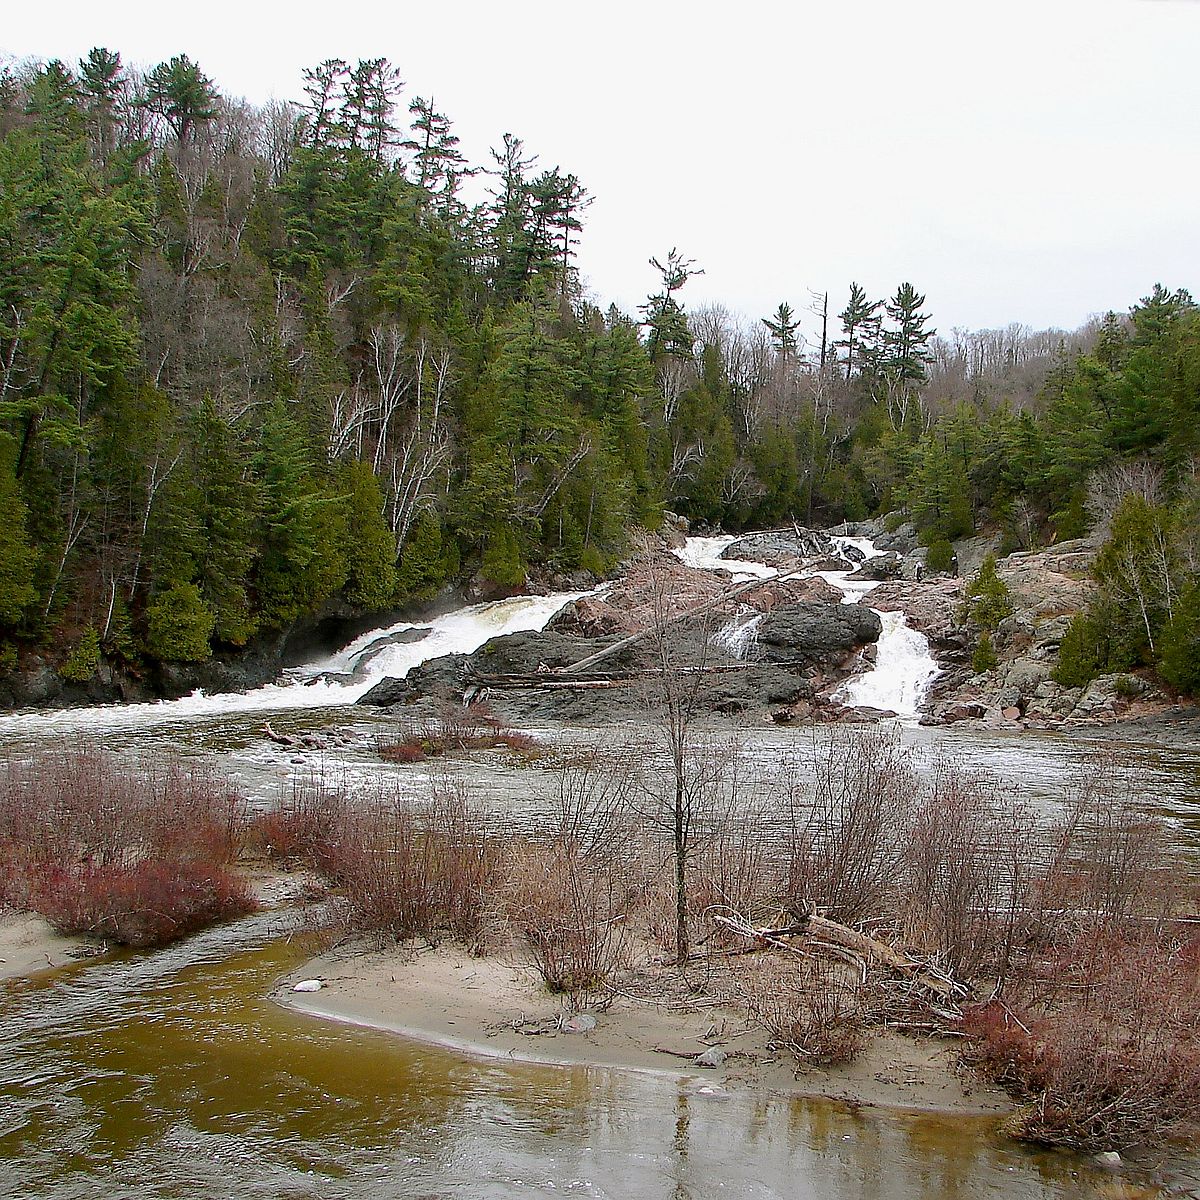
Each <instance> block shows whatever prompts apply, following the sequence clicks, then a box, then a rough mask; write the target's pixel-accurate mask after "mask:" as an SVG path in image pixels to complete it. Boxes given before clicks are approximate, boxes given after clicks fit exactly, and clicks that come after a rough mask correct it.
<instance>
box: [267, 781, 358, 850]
mask: <svg viewBox="0 0 1200 1200" xmlns="http://www.w3.org/2000/svg"><path fill="white" fill-rule="evenodd" d="M347 813H348V802H347V798H346V795H345V793H344V792H343V791H342V790H341V789H340V788H336V787H330V786H328V785H327V784H325V783H324V781H323V780H321V779H318V778H314V777H308V778H303V779H297V780H295V781H293V783H292V790H291V793H290V794H289V795H288V796H287V797H285V798H284V799H283V800H282V801H281V802H280V804H279V807H278V808H274V809H269V810H267V811H266V812H261V813H256V814H255V815H254V817H253V818H251V820H250V823H249V829H248V832H247V840H248V841H249V842H250V844H251V845H252V846H253V847H256V848H257V849H258V850H260V851H261V852H262V853H264V854H266V855H268V856H269V857H270V858H273V859H275V860H276V861H278V862H282V863H287V864H295V863H300V862H306V863H309V864H311V865H312V866H314V867H315V868H316V869H317V870H319V871H327V870H328V869H329V867H330V863H331V862H332V858H333V855H334V847H335V845H336V844H337V842H338V840H339V839H340V838H341V837H342V835H343V831H344V828H345V824H346V819H347Z"/></svg>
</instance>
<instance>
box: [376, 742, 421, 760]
mask: <svg viewBox="0 0 1200 1200" xmlns="http://www.w3.org/2000/svg"><path fill="white" fill-rule="evenodd" d="M379 754H380V757H382V758H385V759H387V761H388V762H395V763H415V762H424V761H425V760H426V759H427V758H428V757H429V755H428V754H427V753H426V748H425V746H423V745H422V744H421V741H420V739H418V738H417V737H415V736H413V737H407V738H405V739H404V741H402V742H393V743H391V744H390V745H386V746H380V747H379Z"/></svg>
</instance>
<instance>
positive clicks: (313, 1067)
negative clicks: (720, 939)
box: [0, 915, 1200, 1200]
mask: <svg viewBox="0 0 1200 1200" xmlns="http://www.w3.org/2000/svg"><path fill="white" fill-rule="evenodd" d="M286 934H287V929H286V925H285V919H284V918H280V917H279V916H277V915H276V916H257V917H251V918H247V919H246V920H244V921H241V922H238V923H236V924H234V925H231V926H227V927H226V928H224V929H220V930H214V931H210V932H208V933H205V934H201V935H198V936H196V937H194V938H192V939H190V940H188V941H187V942H185V943H183V944H181V945H179V946H175V947H172V948H169V949H167V950H164V951H160V952H158V953H155V954H151V955H140V956H139V955H129V956H125V957H120V958H117V959H114V960H111V961H106V962H99V963H92V964H87V965H80V966H76V967H73V968H70V969H66V970H62V971H59V972H57V973H54V974H51V975H49V976H46V977H43V978H41V979H38V980H36V981H31V982H25V983H21V984H16V985H12V986H10V987H8V989H7V990H6V991H4V992H0V1014H2V1025H0V1195H2V1196H4V1197H12V1198H14V1200H15V1198H17V1197H21V1198H22V1200H24V1198H26V1197H55V1198H56V1200H66V1198H72V1200H74V1198H77V1197H78V1198H82V1197H123V1198H124V1197H128V1198H134V1197H138V1198H141V1197H172V1198H176V1197H178V1198H181V1200H182V1198H185V1197H186V1198H191V1197H239V1198H242V1197H286V1198H290V1200H335V1198H336V1200H341V1198H345V1200H351V1198H354V1200H357V1198H358V1197H372V1198H379V1200H390V1198H392V1197H396V1198H400V1197H405V1198H410V1200H411V1198H418V1197H443V1196H445V1197H467V1198H475V1197H478V1198H481V1200H482V1198H489V1200H490V1198H493V1197H497V1198H499V1197H504V1198H508V1197H529V1196H563V1195H566V1196H580V1197H606V1198H608V1197H611V1198H613V1200H617V1198H620V1200H651V1198H653V1200H658V1198H660V1197H661V1198H663V1200H666V1198H671V1200H682V1198H693V1197H695V1198H700V1197H704V1198H707V1197H739V1198H742V1197H746V1198H775V1197H779V1198H782V1197H789V1198H795V1200H807V1198H809V1197H812V1198H814V1200H815V1198H817V1197H834V1196H837V1197H843V1196H844V1197H851V1196H853V1197H859V1198H866V1200H869V1198H873V1197H878V1198H880V1200H882V1198H886V1200H908V1198H912V1200H917V1198H934V1200H960V1198H966V1197H993V1196H994V1197H1002V1196H1003V1197H1018V1198H1025V1197H1029V1198H1033V1197H1063V1198H1068V1197H1070V1198H1073V1197H1085V1196H1086V1197H1092V1196H1097V1195H1108V1196H1134V1195H1166V1194H1179V1191H1178V1189H1180V1188H1187V1187H1188V1186H1196V1185H1197V1184H1200V1177H1198V1178H1197V1179H1196V1180H1193V1181H1189V1180H1188V1179H1187V1177H1186V1176H1187V1172H1186V1169H1185V1168H1186V1164H1185V1163H1176V1164H1174V1165H1173V1167H1172V1168H1170V1173H1171V1174H1172V1175H1173V1177H1174V1178H1173V1182H1172V1185H1171V1186H1170V1188H1169V1189H1168V1190H1164V1189H1163V1188H1161V1187H1159V1186H1150V1187H1149V1188H1148V1190H1143V1187H1142V1186H1140V1185H1139V1186H1137V1187H1134V1186H1133V1184H1132V1183H1131V1181H1129V1180H1128V1179H1123V1178H1121V1177H1117V1176H1113V1175H1109V1174H1106V1173H1105V1172H1104V1171H1102V1170H1100V1169H1099V1168H1097V1167H1095V1166H1093V1165H1092V1164H1091V1163H1089V1162H1086V1161H1083V1160H1080V1159H1078V1158H1075V1157H1073V1156H1070V1155H1062V1154H1051V1153H1035V1152H1030V1151H1025V1150H1022V1149H1020V1148H1018V1147H1016V1146H1014V1145H1012V1144H1010V1143H1005V1142H1004V1141H1003V1140H1002V1139H1001V1138H999V1137H998V1136H997V1135H996V1134H995V1132H994V1130H993V1127H992V1123H991V1122H990V1121H988V1120H984V1119H977V1118H965V1119H964V1118H961V1117H957V1118H948V1117H941V1116H929V1115H921V1114H905V1113H898V1112H886V1111H879V1110H860V1111H857V1112H855V1111H852V1110H850V1109H847V1108H846V1107H843V1106H839V1105H836V1104H831V1103H827V1102H819V1101H811V1100H800V1099H790V1098H786V1097H782V1096H777V1095H768V1094H746V1093H738V1092H737V1091H736V1090H734V1091H732V1092H730V1093H723V1092H721V1091H719V1090H718V1091H717V1092H716V1093H715V1094H706V1092H705V1091H704V1090H703V1089H704V1088H705V1087H706V1086H707V1087H709V1088H710V1089H711V1085H706V1084H705V1082H704V1081H703V1080H702V1079H701V1078H699V1077H689V1076H677V1075H670V1074H661V1075H658V1074H646V1073H642V1074H637V1073H632V1072H620V1071H608V1070H597V1069H590V1068H580V1067H573V1068H556V1067H542V1066H529V1065H519V1064H507V1063H501V1062H496V1061H491V1060H472V1059H469V1058H464V1057H462V1056H460V1055H456V1054H451V1053H447V1052H445V1051H442V1050H439V1049H437V1048H432V1047H428V1046H423V1045H418V1044H414V1043H411V1042H407V1041H405V1040H403V1039H401V1038H397V1037H394V1036H390V1035H386V1034H382V1033H377V1032H374V1031H371V1030H363V1029H357V1028H348V1027H345V1026H341V1025H335V1024H331V1023H327V1022H323V1021H321V1020H318V1019H316V1018H310V1017H305V1016H303V1015H301V1014H298V1013H294V1012H292V1011H290V1010H286V1009H283V1008H280V1007H279V1006H277V1005H276V1004H274V1003H273V1002H271V1001H270V1000H269V999H267V998H266V995H267V993H268V992H269V991H270V990H271V987H272V985H273V983H274V981H275V980H276V979H277V978H278V977H279V975H280V974H281V973H283V972H285V971H287V970H289V969H291V968H293V967H295V966H296V965H297V964H298V962H299V961H301V959H302V957H303V954H304V951H303V948H302V947H301V946H300V945H299V944H298V943H297V942H292V941H289V940H288V939H287V936H286ZM1161 1170H1162V1168H1161V1167H1155V1166H1154V1165H1152V1164H1141V1165H1140V1166H1139V1167H1138V1168H1137V1170H1136V1174H1137V1176H1138V1177H1139V1178H1140V1179H1142V1180H1143V1181H1144V1182H1146V1183H1149V1182H1150V1180H1151V1179H1152V1177H1153V1176H1154V1175H1155V1174H1158V1175H1159V1178H1160V1180H1161V1178H1162V1176H1161Z"/></svg>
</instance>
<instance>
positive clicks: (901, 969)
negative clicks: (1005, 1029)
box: [712, 911, 974, 1026]
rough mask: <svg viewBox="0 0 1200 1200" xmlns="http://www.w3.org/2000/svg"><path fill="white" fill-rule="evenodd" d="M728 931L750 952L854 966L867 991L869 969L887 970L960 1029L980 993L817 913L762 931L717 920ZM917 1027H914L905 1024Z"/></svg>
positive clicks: (934, 1014)
mask: <svg viewBox="0 0 1200 1200" xmlns="http://www.w3.org/2000/svg"><path fill="white" fill-rule="evenodd" d="M712 920H713V921H714V922H715V923H716V924H718V925H720V926H721V927H722V928H724V929H727V930H729V931H730V932H732V933H734V934H737V935H738V936H739V937H742V938H745V939H746V940H747V941H748V942H749V943H750V946H749V947H748V950H750V951H753V950H758V949H764V950H765V949H768V948H771V949H777V950H784V951H788V952H791V953H797V954H803V953H806V952H808V951H810V950H813V949H819V950H822V951H824V952H825V953H828V954H831V955H833V956H834V957H836V958H839V959H841V960H842V961H844V962H846V963H848V964H849V965H850V966H852V967H854V968H855V969H856V970H858V972H859V973H860V977H861V982H862V983H863V984H864V985H865V984H866V982H867V978H868V973H869V970H868V969H869V967H871V966H875V967H882V968H884V970H885V971H886V972H887V973H888V974H889V975H890V976H891V977H892V978H893V979H896V980H899V981H900V982H902V983H903V985H904V987H905V990H906V992H907V993H908V995H909V998H910V999H916V1000H918V1001H919V1002H920V1005H921V1007H922V1008H923V1009H924V1010H926V1011H927V1013H928V1014H929V1015H930V1016H931V1017H934V1018H936V1019H937V1020H939V1021H942V1022H946V1023H951V1024H952V1023H954V1022H956V1021H957V1020H958V1019H959V1018H960V1017H961V1016H962V1010H961V1008H960V1004H961V1003H962V1002H963V1001H964V1000H968V999H970V998H971V997H972V996H973V995H974V989H973V988H972V987H971V986H970V985H969V984H967V983H965V982H963V981H962V980H959V979H955V978H954V977H953V976H952V975H950V974H948V973H947V972H945V971H943V970H941V969H940V968H938V967H937V966H935V965H934V964H932V963H929V962H924V961H921V960H919V959H916V958H913V957H911V956H909V955H907V954H904V953H902V952H901V951H899V950H897V949H896V948H895V947H894V946H891V945H889V944H888V943H887V942H884V941H881V940H880V939H878V938H875V937H871V936H870V935H869V934H866V933H862V932H860V931H859V930H857V929H852V928H851V927H850V926H849V925H843V924H841V923H840V922H838V921H832V920H830V919H829V918H828V917H825V916H822V915H821V914H819V913H818V912H816V911H810V912H809V913H807V914H805V915H804V916H802V917H801V918H800V919H798V920H795V921H791V922H789V923H788V924H785V925H776V926H767V927H762V928H757V927H755V926H753V925H749V924H747V923H745V922H744V921H742V920H741V919H740V918H738V917H730V916H725V915H723V914H721V913H716V914H714V915H713V917H712ZM903 1024H906V1025H910V1026H911V1025H912V1024H913V1023H912V1022H903Z"/></svg>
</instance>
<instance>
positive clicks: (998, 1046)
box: [964, 931, 1200, 1153]
mask: <svg viewBox="0 0 1200 1200" xmlns="http://www.w3.org/2000/svg"><path fill="white" fill-rule="evenodd" d="M1045 969H1046V970H1047V971H1052V972H1053V973H1054V974H1055V975H1056V976H1057V982H1058V985H1059V986H1058V987H1057V988H1056V991H1057V993H1058V995H1057V999H1056V1000H1055V1002H1054V1003H1053V1004H1051V1005H1046V1004H1044V1003H1039V1004H1035V1005H1033V1006H1019V1007H1017V1008H1015V1009H1014V1008H1013V1007H1010V1006H1009V1005H1007V1004H1001V1003H999V1002H996V1001H993V1002H991V1003H989V1004H986V1005H979V1006H977V1007H975V1008H973V1009H970V1010H968V1011H967V1013H966V1014H965V1015H964V1029H965V1031H966V1033H967V1035H968V1038H969V1050H970V1054H971V1057H973V1059H974V1061H975V1062H976V1064H977V1065H979V1066H980V1068H981V1069H982V1070H984V1072H985V1073H987V1074H988V1075H990V1076H991V1077H992V1078H993V1079H996V1080H997V1081H998V1082H1000V1083H1002V1084H1004V1085H1005V1086H1006V1087H1007V1088H1009V1089H1010V1090H1011V1091H1012V1092H1013V1093H1014V1094H1015V1095H1017V1096H1018V1097H1020V1098H1022V1099H1025V1100H1027V1101H1028V1105H1027V1107H1025V1108H1024V1109H1022V1110H1021V1111H1020V1112H1019V1113H1018V1114H1017V1115H1016V1117H1015V1118H1014V1119H1013V1121H1012V1122H1011V1123H1010V1132H1011V1133H1013V1135H1014V1136H1016V1137H1019V1138H1021V1139H1023V1140H1026V1141H1032V1142H1039V1143H1044V1144H1049V1145H1059V1146H1068V1147H1071V1148H1073V1149H1076V1150H1082V1151H1085V1152H1089V1153H1094V1152H1097V1151H1103V1150H1124V1149H1126V1148H1127V1147H1129V1146H1134V1145H1148V1144H1153V1143H1156V1142H1161V1141H1164V1140H1167V1139H1169V1138H1171V1137H1174V1136H1176V1135H1177V1134H1179V1133H1181V1132H1184V1131H1185V1130H1187V1129H1188V1128H1189V1127H1190V1128H1194V1127H1195V1124H1196V1113H1197V1111H1198V1110H1200V1046H1198V1045H1197V1042H1196V1034H1195V1031H1196V1028H1197V1025H1198V1024H1200V943H1197V942H1191V943H1188V944H1185V945H1178V944H1171V943H1167V942H1162V941H1158V940H1156V939H1151V940H1149V941H1131V940H1129V939H1127V938H1123V937H1120V936H1117V935H1115V934H1113V933H1112V932H1109V931H1103V932H1098V933H1092V934H1089V935H1088V936H1086V937H1084V938H1081V939H1079V940H1077V941H1075V942H1073V943H1072V944H1071V945H1070V946H1068V947H1065V948H1064V951H1063V953H1062V954H1061V955H1060V956H1059V957H1058V959H1057V960H1056V961H1055V962H1054V963H1053V964H1047V966H1046V968H1045Z"/></svg>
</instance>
